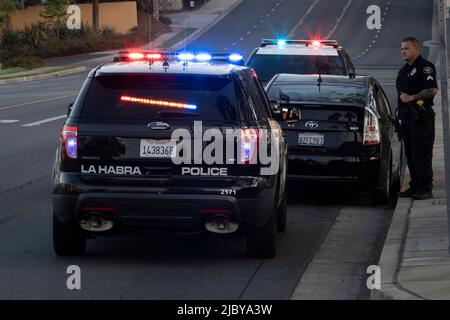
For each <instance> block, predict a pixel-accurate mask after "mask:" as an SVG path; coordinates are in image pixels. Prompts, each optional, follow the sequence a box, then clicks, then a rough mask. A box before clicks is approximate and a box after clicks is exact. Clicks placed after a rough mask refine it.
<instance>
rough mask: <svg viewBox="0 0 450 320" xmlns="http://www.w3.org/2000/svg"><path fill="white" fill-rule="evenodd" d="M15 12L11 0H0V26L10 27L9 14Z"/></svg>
mask: <svg viewBox="0 0 450 320" xmlns="http://www.w3.org/2000/svg"><path fill="white" fill-rule="evenodd" d="M14 12H16V5H15V3H14V1H13V0H0V26H3V25H4V26H5V27H6V28H10V27H11V14H12V13H14Z"/></svg>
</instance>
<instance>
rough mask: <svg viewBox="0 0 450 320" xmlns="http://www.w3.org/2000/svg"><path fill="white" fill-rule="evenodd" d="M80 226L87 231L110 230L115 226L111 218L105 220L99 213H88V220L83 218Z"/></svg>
mask: <svg viewBox="0 0 450 320" xmlns="http://www.w3.org/2000/svg"><path fill="white" fill-rule="evenodd" d="M80 226H81V228H83V229H84V230H86V231H93V232H103V231H108V230H110V229H111V228H112V227H113V226H114V222H112V221H111V220H105V219H103V218H102V217H100V216H98V214H97V213H94V212H93V213H90V214H88V218H87V220H81V221H80Z"/></svg>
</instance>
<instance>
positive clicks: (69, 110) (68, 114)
mask: <svg viewBox="0 0 450 320" xmlns="http://www.w3.org/2000/svg"><path fill="white" fill-rule="evenodd" d="M72 109H73V102H72V103H71V104H69V107H68V108H67V116H70V112H72Z"/></svg>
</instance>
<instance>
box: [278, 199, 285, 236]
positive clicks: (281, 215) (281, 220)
mask: <svg viewBox="0 0 450 320" xmlns="http://www.w3.org/2000/svg"><path fill="white" fill-rule="evenodd" d="M286 227H287V195H286V192H285V193H284V194H283V199H282V200H281V203H280V206H279V207H278V210H277V232H284V231H286Z"/></svg>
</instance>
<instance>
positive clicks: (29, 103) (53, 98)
mask: <svg viewBox="0 0 450 320" xmlns="http://www.w3.org/2000/svg"><path fill="white" fill-rule="evenodd" d="M75 96H76V94H68V95H65V96H59V97H52V98H47V99H40V100H33V101H28V102H23V103H18V104H13V105H10V106H6V107H0V111H2V110H8V109H14V108H18V107H24V106H30V105H33V104H37V103H42V102H49V101H55V100H61V99H65V98H69V97H75Z"/></svg>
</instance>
